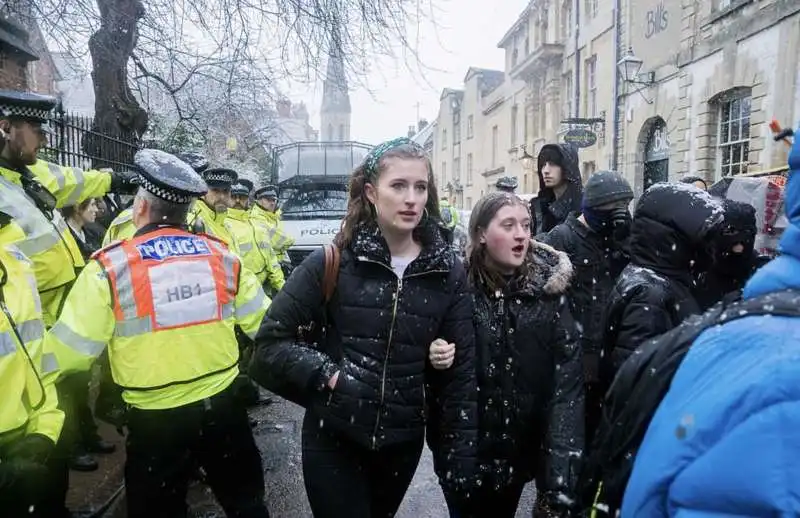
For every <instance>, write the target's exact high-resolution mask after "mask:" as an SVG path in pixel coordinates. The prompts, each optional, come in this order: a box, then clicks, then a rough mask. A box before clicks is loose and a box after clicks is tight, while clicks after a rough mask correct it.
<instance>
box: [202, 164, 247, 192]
mask: <svg viewBox="0 0 800 518" xmlns="http://www.w3.org/2000/svg"><path fill="white" fill-rule="evenodd" d="M203 179H204V180H205V181H206V183H207V184H208V186H209V187H210V188H212V189H230V188H231V186H232V185H233V184H235V183H236V180H238V179H239V175H238V174H236V171H234V170H233V169H225V168H214V169H206V170H205V171H203Z"/></svg>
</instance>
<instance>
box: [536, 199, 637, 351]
mask: <svg viewBox="0 0 800 518" xmlns="http://www.w3.org/2000/svg"><path fill="white" fill-rule="evenodd" d="M540 240H541V241H542V242H544V243H547V244H548V245H550V246H552V247H553V248H555V249H556V250H560V251H562V252H566V254H567V255H568V256H569V259H570V261H571V262H572V267H573V269H574V270H575V276H574V278H573V280H572V282H571V286H570V289H569V301H570V309H571V311H572V316H573V317H574V318H575V320H576V321H577V322H578V324H579V330H580V335H581V349H582V350H583V354H584V356H587V355H591V356H594V357H595V358H599V356H600V349H601V344H602V341H603V313H604V311H605V307H606V302H607V300H608V297H609V295H610V294H611V290H612V289H613V288H614V285H615V283H616V281H617V277H619V275H620V273H621V272H622V269H623V268H624V267H625V266H626V265H627V264H628V261H629V259H630V258H629V256H628V252H627V244H617V243H615V242H613V240H611V239H609V238H606V237H604V236H601V235H600V234H597V233H596V232H593V231H592V230H591V229H590V228H589V227H588V226H586V225H584V224H583V223H581V222H580V221H578V215H577V214H572V215H570V216H569V218H567V221H565V222H564V223H562V224H560V225H558V226H556V227H555V228H554V229H553V230H551V231H550V232H549V233H547V234H545V235H544V236H542V237H541V238H540ZM594 363H595V364H596V361H595V362H594Z"/></svg>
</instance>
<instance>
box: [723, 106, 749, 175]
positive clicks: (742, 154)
mask: <svg viewBox="0 0 800 518" xmlns="http://www.w3.org/2000/svg"><path fill="white" fill-rule="evenodd" d="M719 109H720V112H719V137H718V140H717V142H718V143H719V154H720V158H719V163H720V169H721V173H722V176H732V175H737V174H742V173H746V172H747V163H748V162H749V152H750V95H749V94H748V95H740V96H737V97H733V98H729V99H726V100H724V101H723V102H721V103H720V105H719Z"/></svg>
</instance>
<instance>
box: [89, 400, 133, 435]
mask: <svg viewBox="0 0 800 518" xmlns="http://www.w3.org/2000/svg"><path fill="white" fill-rule="evenodd" d="M94 415H95V417H96V418H98V419H100V420H101V421H103V422H105V423H108V424H110V425H111V426H113V427H114V428H116V430H117V433H118V434H120V435H123V436H124V435H125V432H124V431H123V428H124V427H125V426H126V425H127V424H128V404H127V403H125V401H123V400H122V397H121V396H120V397H119V398H116V397H112V396H109V397H104V398H99V397H98V398H97V402H96V403H95V411H94Z"/></svg>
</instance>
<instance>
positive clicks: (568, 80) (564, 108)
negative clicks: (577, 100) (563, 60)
mask: <svg viewBox="0 0 800 518" xmlns="http://www.w3.org/2000/svg"><path fill="white" fill-rule="evenodd" d="M561 82H562V83H563V85H564V88H563V90H562V91H563V92H564V97H563V99H562V101H561V117H562V118H563V119H568V118H570V117H572V98H573V97H574V96H575V90H574V88H573V84H572V71H571V70H570V71H569V72H567V73H566V74H564V75H563V76H561Z"/></svg>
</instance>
